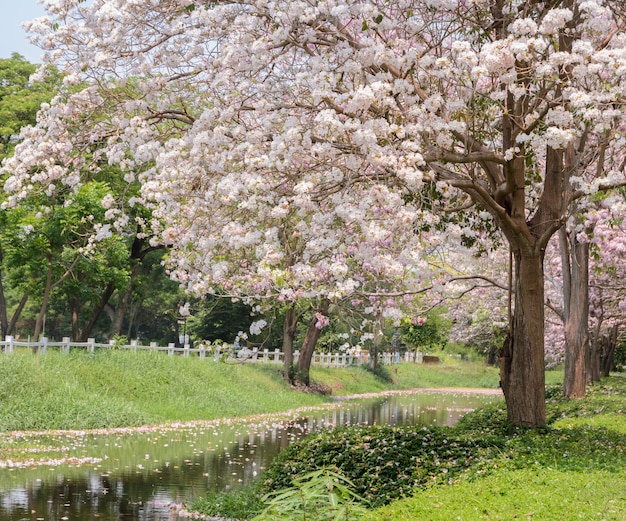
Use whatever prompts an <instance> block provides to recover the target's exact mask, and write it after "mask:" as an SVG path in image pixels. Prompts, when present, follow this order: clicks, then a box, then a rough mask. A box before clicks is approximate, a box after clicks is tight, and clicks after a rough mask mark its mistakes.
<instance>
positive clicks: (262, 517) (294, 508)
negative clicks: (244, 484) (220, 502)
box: [253, 468, 365, 521]
mask: <svg viewBox="0 0 626 521" xmlns="http://www.w3.org/2000/svg"><path fill="white" fill-rule="evenodd" d="M354 488H355V486H354V484H353V483H352V482H351V481H350V480H349V479H348V478H346V477H345V476H344V475H343V474H341V473H340V472H337V471H335V470H332V469H330V468H321V469H319V470H315V471H313V472H308V473H306V474H304V475H302V476H300V477H298V478H295V479H294V480H293V481H292V486H290V487H288V488H285V489H281V490H277V491H276V492H271V493H268V494H266V495H265V496H263V498H262V500H263V502H264V503H265V505H266V506H265V509H264V510H263V511H262V512H261V513H260V514H259V515H257V516H256V517H255V518H254V519H253V521H280V520H283V519H284V520H286V521H287V520H288V521H295V520H300V519H301V520H302V521H326V520H329V521H330V520H333V521H350V520H353V519H358V518H359V517H360V516H361V514H362V513H364V511H365V508H364V507H363V506H362V503H363V502H364V500H363V499H362V498H361V497H360V496H359V495H358V494H356V493H355V492H354Z"/></svg>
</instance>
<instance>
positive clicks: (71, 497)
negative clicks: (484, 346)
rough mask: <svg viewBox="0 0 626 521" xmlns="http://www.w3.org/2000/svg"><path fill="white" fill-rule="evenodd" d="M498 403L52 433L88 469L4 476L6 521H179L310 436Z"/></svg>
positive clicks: (457, 398)
mask: <svg viewBox="0 0 626 521" xmlns="http://www.w3.org/2000/svg"><path fill="white" fill-rule="evenodd" d="M493 399H494V398H493V397H485V396H475V395H462V394H454V395H453V394H449V395H447V394H427V395H426V394H413V395H394V396H390V397H387V398H385V399H372V400H366V401H359V402H345V403H343V404H340V405H338V406H336V407H333V408H331V409H328V410H322V411H315V412H310V413H307V415H306V416H293V417H290V418H288V419H282V420H267V419H266V420H263V421H261V422H255V423H243V422H240V423H234V424H230V425H206V424H205V425H199V426H194V427H190V426H186V427H180V428H177V429H162V430H156V431H153V432H147V433H132V434H129V433H116V434H112V435H94V434H90V433H81V434H76V433H74V434H71V435H70V434H66V435H63V434H62V435H60V436H56V437H55V436H52V435H51V436H49V438H46V439H43V440H40V442H43V443H44V444H47V445H48V446H55V445H58V446H59V447H62V450H60V453H61V452H62V453H63V456H64V457H69V458H82V459H83V460H87V461H90V463H89V464H81V465H55V466H52V465H48V466H47V465H39V466H35V467H32V468H7V469H2V470H0V491H1V492H0V520H2V521H22V520H24V521H26V520H28V521H87V520H94V519H98V520H102V521H120V520H124V521H126V520H128V521H144V520H145V521H148V520H149V521H169V520H174V519H178V517H177V513H176V511H175V509H173V508H172V507H173V506H175V505H180V504H181V503H185V502H187V501H189V500H190V499H191V498H193V497H195V496H198V495H201V494H203V493H205V492H206V491H207V490H210V489H217V490H223V489H228V488H233V487H238V486H242V485H244V484H247V483H250V482H251V481H252V480H254V479H256V478H257V477H258V475H259V474H260V472H261V471H262V470H263V469H264V468H265V466H266V465H267V464H268V463H269V462H270V461H272V460H273V459H274V458H275V457H276V455H277V454H278V453H279V452H280V451H281V450H283V449H284V448H285V447H287V446H288V445H289V444H290V443H292V442H293V441H294V440H296V439H298V438H300V437H302V436H304V435H306V434H308V433H310V432H313V431H317V430H319V429H322V428H328V427H334V426H347V425H356V424H369V425H372V424H379V425H413V424H423V425H430V424H436V425H452V424H454V423H455V422H456V421H457V420H458V419H459V418H460V417H461V416H462V415H463V414H465V413H466V412H467V411H468V410H471V409H472V408H475V407H477V406H480V405H482V404H484V403H486V402H488V401H491V400H493ZM90 458H92V459H90Z"/></svg>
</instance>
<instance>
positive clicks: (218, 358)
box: [213, 346, 220, 362]
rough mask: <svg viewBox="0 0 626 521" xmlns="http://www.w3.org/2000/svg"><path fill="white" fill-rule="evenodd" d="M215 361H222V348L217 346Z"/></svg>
mask: <svg viewBox="0 0 626 521" xmlns="http://www.w3.org/2000/svg"><path fill="white" fill-rule="evenodd" d="M213 359H214V360H215V361H216V362H219V361H220V346H215V355H214V357H213Z"/></svg>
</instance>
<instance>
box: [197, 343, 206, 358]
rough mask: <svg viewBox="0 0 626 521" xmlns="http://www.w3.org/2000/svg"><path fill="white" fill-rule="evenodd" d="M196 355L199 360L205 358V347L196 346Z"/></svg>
mask: <svg viewBox="0 0 626 521" xmlns="http://www.w3.org/2000/svg"><path fill="white" fill-rule="evenodd" d="M198 355H199V356H200V360H204V359H205V358H206V349H205V348H204V345H201V346H200V347H199V348H198Z"/></svg>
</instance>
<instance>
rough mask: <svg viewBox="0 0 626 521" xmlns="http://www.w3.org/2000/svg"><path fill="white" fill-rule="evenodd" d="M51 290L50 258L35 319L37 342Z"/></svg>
mask: <svg viewBox="0 0 626 521" xmlns="http://www.w3.org/2000/svg"><path fill="white" fill-rule="evenodd" d="M51 291H52V260H50V259H49V260H48V272H47V273H46V286H45V288H44V291H43V298H42V300H41V306H40V308H39V314H38V315H37V320H36V321H35V333H34V335H33V340H34V341H35V342H39V335H41V332H42V330H43V324H44V319H45V317H46V312H47V311H48V302H49V301H50V293H51ZM36 351H37V348H36V347H33V352H36Z"/></svg>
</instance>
